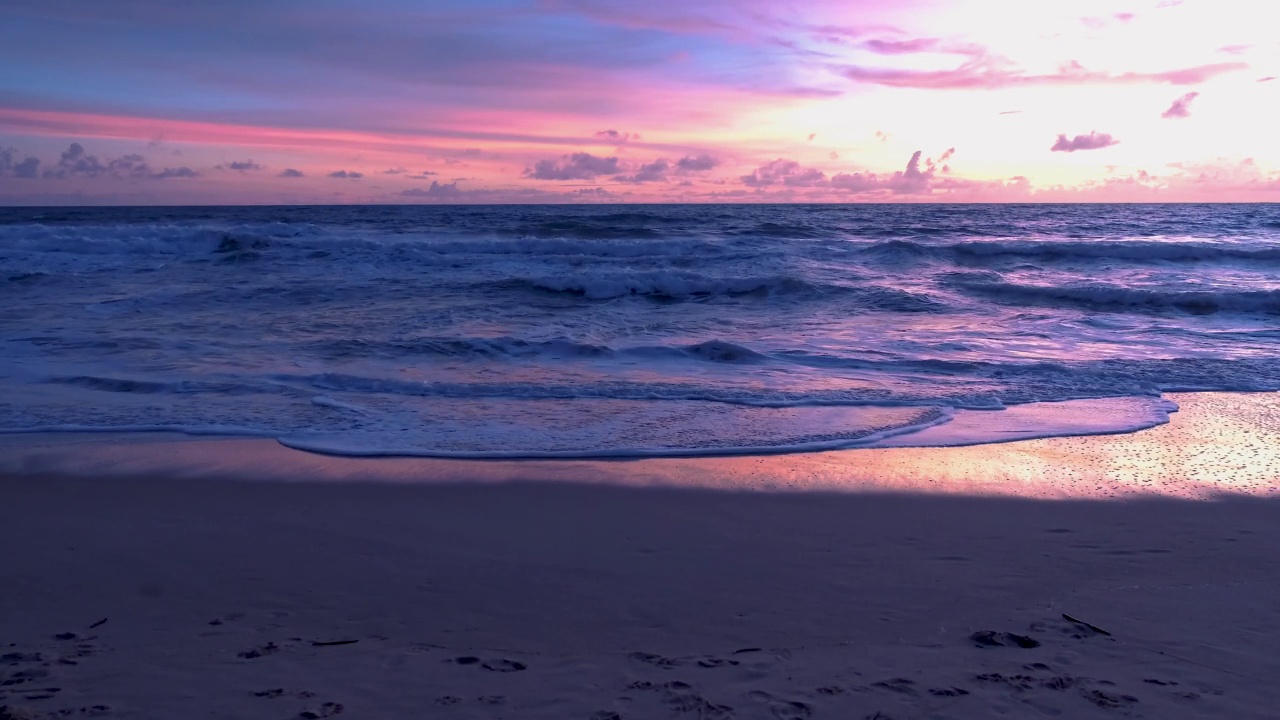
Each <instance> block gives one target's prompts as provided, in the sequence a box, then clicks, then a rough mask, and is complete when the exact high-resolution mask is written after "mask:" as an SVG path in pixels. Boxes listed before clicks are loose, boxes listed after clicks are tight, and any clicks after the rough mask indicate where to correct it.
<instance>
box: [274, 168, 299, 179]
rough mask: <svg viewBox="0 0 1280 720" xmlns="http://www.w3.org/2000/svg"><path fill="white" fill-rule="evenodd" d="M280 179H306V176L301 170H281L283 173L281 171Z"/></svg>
mask: <svg viewBox="0 0 1280 720" xmlns="http://www.w3.org/2000/svg"><path fill="white" fill-rule="evenodd" d="M280 177H282V178H300V177H305V176H304V175H303V174H302V171H301V170H295V169H293V168H285V169H284V170H281V171H280Z"/></svg>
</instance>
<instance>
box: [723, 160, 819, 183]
mask: <svg viewBox="0 0 1280 720" xmlns="http://www.w3.org/2000/svg"><path fill="white" fill-rule="evenodd" d="M740 179H741V180H742V184H743V185H749V186H751V187H755V188H763V187H768V186H770V185H776V184H782V185H785V186H787V187H815V186H819V185H822V184H824V183H825V182H826V180H827V174H826V173H824V172H822V171H821V170H818V169H817V168H806V167H802V166H801V165H800V163H798V162H796V161H795V160H785V159H783V158H778V159H777V160H774V161H772V162H770V163H767V164H765V165H761V166H760V167H758V168H756V169H755V170H752V171H751V174H750V175H743V176H742V177H741V178H740Z"/></svg>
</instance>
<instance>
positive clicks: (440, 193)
mask: <svg viewBox="0 0 1280 720" xmlns="http://www.w3.org/2000/svg"><path fill="white" fill-rule="evenodd" d="M463 193H464V191H463V190H459V189H458V183H457V181H454V182H451V183H441V182H439V181H437V180H432V181H431V187H428V188H425V189H424V188H409V189H408V190H405V191H403V192H401V193H400V194H401V195H402V196H404V197H429V198H450V197H462V195H463Z"/></svg>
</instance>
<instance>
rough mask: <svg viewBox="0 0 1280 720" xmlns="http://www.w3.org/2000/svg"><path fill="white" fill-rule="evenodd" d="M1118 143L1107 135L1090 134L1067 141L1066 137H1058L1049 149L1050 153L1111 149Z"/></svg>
mask: <svg viewBox="0 0 1280 720" xmlns="http://www.w3.org/2000/svg"><path fill="white" fill-rule="evenodd" d="M1118 142H1120V141H1119V140H1116V139H1115V138H1113V137H1111V136H1110V135H1108V134H1107V133H1100V132H1090V133H1089V134H1088V135H1077V136H1075V137H1073V138H1071V139H1067V136H1066V135H1059V136H1058V140H1057V141H1056V142H1054V143H1053V147H1051V148H1049V150H1050V151H1051V152H1066V153H1070V152H1075V151H1077V150H1100V149H1102V148H1105V147H1111V146H1112V145H1115V144H1116V143H1118Z"/></svg>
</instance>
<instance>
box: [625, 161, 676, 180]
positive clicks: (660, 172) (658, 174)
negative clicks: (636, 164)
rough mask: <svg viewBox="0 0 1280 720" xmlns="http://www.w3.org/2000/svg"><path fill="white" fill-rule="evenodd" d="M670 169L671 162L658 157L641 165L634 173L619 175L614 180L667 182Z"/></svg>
mask: <svg viewBox="0 0 1280 720" xmlns="http://www.w3.org/2000/svg"><path fill="white" fill-rule="evenodd" d="M670 171H671V163H670V162H668V161H667V160H666V158H658V159H657V160H654V161H653V162H651V163H646V164H644V165H641V166H640V168H639V169H638V170H637V171H636V173H635V174H634V175H619V176H617V177H615V178H614V180H617V181H618V182H629V183H646V182H666V181H667V173H668V172H670Z"/></svg>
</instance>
